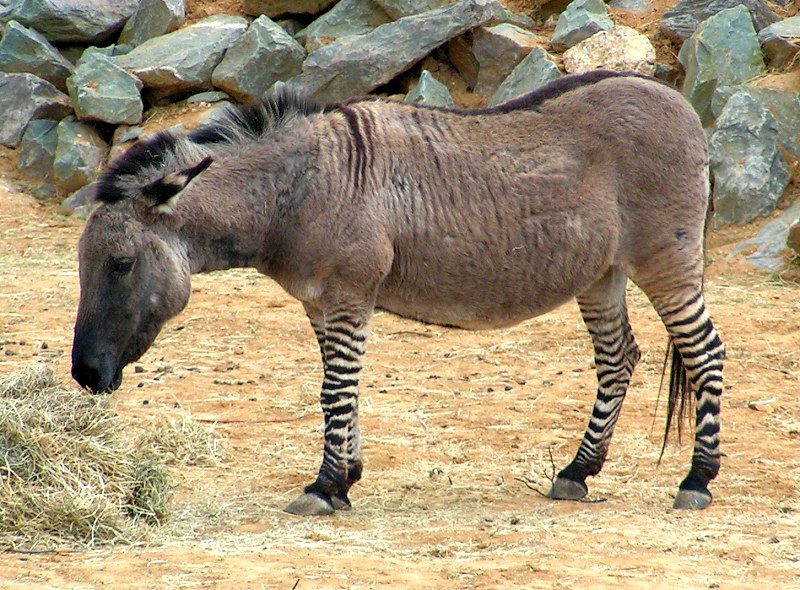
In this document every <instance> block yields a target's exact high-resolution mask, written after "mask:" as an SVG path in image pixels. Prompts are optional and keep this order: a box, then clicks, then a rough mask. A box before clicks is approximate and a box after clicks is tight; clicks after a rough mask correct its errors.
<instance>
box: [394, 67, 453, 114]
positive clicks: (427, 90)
mask: <svg viewBox="0 0 800 590" xmlns="http://www.w3.org/2000/svg"><path fill="white" fill-rule="evenodd" d="M403 102H407V103H411V104H421V105H425V106H431V107H448V108H453V107H454V106H456V104H455V102H453V97H452V96H451V95H450V91H449V90H448V89H447V86H445V85H444V84H442V83H441V82H439V80H437V79H436V78H434V77H433V74H431V73H430V72H429V71H428V70H422V74H421V75H420V77H419V82H418V83H417V85H416V86H415V87H414V88H413V89H412V90H411V92H409V93H408V94H406V97H405V99H404V100H403Z"/></svg>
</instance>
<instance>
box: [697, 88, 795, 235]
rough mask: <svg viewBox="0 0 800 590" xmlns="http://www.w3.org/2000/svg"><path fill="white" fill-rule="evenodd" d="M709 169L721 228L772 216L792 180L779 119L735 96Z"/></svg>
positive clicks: (712, 146) (720, 124)
mask: <svg viewBox="0 0 800 590" xmlns="http://www.w3.org/2000/svg"><path fill="white" fill-rule="evenodd" d="M709 165H710V168H711V172H712V173H713V175H714V192H713V198H714V209H715V217H714V223H715V225H717V226H721V225H727V224H730V223H748V222H750V221H753V220H754V219H757V218H758V217H763V216H765V215H769V214H770V213H772V211H774V209H775V204H776V203H777V201H778V199H779V198H780V197H781V195H783V191H784V190H785V189H786V187H787V185H788V184H789V181H790V180H791V171H790V169H789V166H788V165H787V164H786V161H785V160H784V159H783V156H782V155H781V152H780V150H779V149H778V128H777V124H776V122H775V119H774V117H773V116H772V115H770V113H769V111H768V110H767V109H765V108H764V107H763V106H761V105H760V104H759V103H758V101H757V100H755V99H754V98H753V97H752V96H750V95H749V94H747V93H746V92H737V93H736V94H734V95H733V96H732V97H731V99H730V100H729V101H728V102H727V104H726V105H725V108H724V109H723V110H722V113H721V114H720V116H719V118H718V119H717V121H716V126H715V127H714V131H713V133H712V134H711V138H710V140H709Z"/></svg>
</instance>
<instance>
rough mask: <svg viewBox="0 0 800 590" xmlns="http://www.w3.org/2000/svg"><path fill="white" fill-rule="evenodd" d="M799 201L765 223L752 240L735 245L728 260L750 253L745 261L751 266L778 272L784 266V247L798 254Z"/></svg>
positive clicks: (799, 249)
mask: <svg viewBox="0 0 800 590" xmlns="http://www.w3.org/2000/svg"><path fill="white" fill-rule="evenodd" d="M799 222H800V201H797V202H795V203H794V204H792V206H791V207H789V208H788V209H787V210H786V211H784V212H783V213H781V215H780V217H778V218H777V219H773V220H772V221H770V222H768V223H765V224H764V225H763V226H762V227H761V229H760V230H758V233H757V234H756V235H755V236H753V237H752V238H748V239H747V240H745V241H744V242H741V243H739V244H737V245H736V246H735V247H734V248H733V250H731V253H730V255H729V256H728V258H729V259H732V258H735V257H736V255H738V254H740V253H741V252H743V251H745V250H749V251H750V252H749V253H748V254H747V256H746V257H745V260H746V261H747V262H748V263H750V264H752V265H753V266H755V267H757V268H760V269H763V270H769V271H772V272H776V271H779V270H781V269H782V268H783V266H784V264H785V259H784V258H783V256H782V254H783V252H784V250H786V247H787V246H788V247H789V248H791V249H792V250H793V251H794V252H795V253H797V254H800V223H799Z"/></svg>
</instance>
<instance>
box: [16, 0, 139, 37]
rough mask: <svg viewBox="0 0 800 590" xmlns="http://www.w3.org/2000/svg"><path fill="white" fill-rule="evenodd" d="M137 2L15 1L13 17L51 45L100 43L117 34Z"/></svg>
mask: <svg viewBox="0 0 800 590" xmlns="http://www.w3.org/2000/svg"><path fill="white" fill-rule="evenodd" d="M138 4H139V0H18V1H17V2H16V3H15V4H14V5H13V10H12V13H11V14H12V17H13V18H14V19H15V20H17V21H19V22H20V23H22V24H23V25H25V26H27V27H32V28H34V29H36V30H37V31H39V32H40V33H41V34H42V35H44V36H45V37H46V38H47V39H50V40H51V41H76V42H79V43H99V42H102V41H105V40H106V39H108V38H109V37H110V36H111V35H113V34H114V33H116V32H117V31H119V30H120V29H121V28H122V26H123V25H124V24H125V21H126V20H128V18H130V16H131V15H132V14H133V13H134V11H135V10H136V7H137V6H138Z"/></svg>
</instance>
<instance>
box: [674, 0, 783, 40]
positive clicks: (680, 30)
mask: <svg viewBox="0 0 800 590" xmlns="http://www.w3.org/2000/svg"><path fill="white" fill-rule="evenodd" d="M739 5H741V6H744V7H745V8H746V9H747V10H748V12H750V14H751V16H752V18H753V25H754V26H755V29H756V31H760V30H761V29H763V28H764V27H766V26H767V25H771V24H772V23H774V22H776V21H778V20H779V17H778V15H776V14H775V13H774V12H772V10H771V9H770V7H769V5H768V4H767V3H766V2H764V0H682V1H681V2H678V3H677V4H676V5H675V6H673V7H672V8H671V9H669V10H668V11H666V12H665V13H664V14H663V16H662V17H661V24H660V28H661V32H662V33H664V35H666V37H667V38H669V39H671V40H672V41H674V42H675V43H677V44H681V43H683V42H684V41H685V40H686V39H688V38H689V37H691V36H692V34H693V33H694V32H695V31H696V30H697V27H699V26H700V25H701V24H702V23H703V22H705V21H706V20H708V19H709V18H710V17H712V16H714V15H716V14H719V13H720V12H721V11H723V10H725V9H728V8H733V7H735V6H739Z"/></svg>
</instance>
